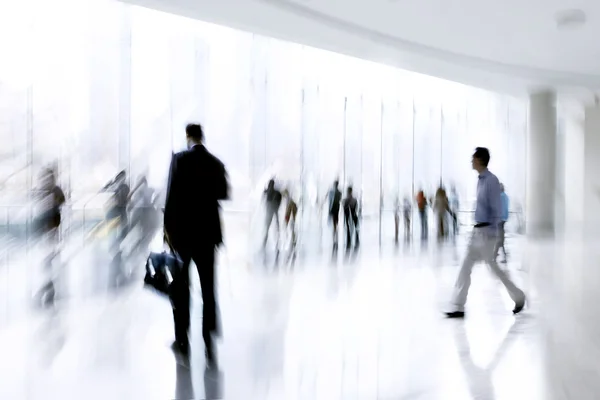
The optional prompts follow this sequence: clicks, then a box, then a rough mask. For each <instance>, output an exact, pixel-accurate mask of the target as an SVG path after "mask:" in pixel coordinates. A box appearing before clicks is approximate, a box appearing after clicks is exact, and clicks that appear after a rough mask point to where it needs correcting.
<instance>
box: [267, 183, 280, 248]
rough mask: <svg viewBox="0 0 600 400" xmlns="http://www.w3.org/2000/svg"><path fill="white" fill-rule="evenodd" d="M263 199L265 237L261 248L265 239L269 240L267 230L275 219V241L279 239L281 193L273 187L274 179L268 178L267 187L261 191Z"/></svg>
mask: <svg viewBox="0 0 600 400" xmlns="http://www.w3.org/2000/svg"><path fill="white" fill-rule="evenodd" d="M263 197H264V200H265V209H266V210H265V211H266V219H265V238H264V240H263V249H264V248H266V247H267V241H268V240H269V230H270V229H271V225H272V224H273V220H275V229H276V232H277V238H276V241H277V242H278V241H279V208H280V207H281V197H282V196H281V193H280V192H279V191H278V190H277V189H276V188H275V179H271V180H269V183H268V184H267V188H266V189H265V191H264V193H263Z"/></svg>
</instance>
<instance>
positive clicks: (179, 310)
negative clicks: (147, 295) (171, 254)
mask: <svg viewBox="0 0 600 400" xmlns="http://www.w3.org/2000/svg"><path fill="white" fill-rule="evenodd" d="M178 254H179V256H180V257H181V260H182V261H183V269H182V274H181V276H180V277H178V278H179V283H178V284H177V290H176V291H175V294H174V295H173V318H174V320H175V340H176V341H177V342H178V343H179V344H180V345H184V346H187V344H188V340H189V339H188V331H189V328H190V273H189V267H190V262H191V260H194V264H196V268H197V269H198V275H199V276H200V287H201V288H202V303H203V306H202V337H203V338H204V343H205V345H206V347H207V349H208V348H212V344H213V343H212V334H214V333H217V330H218V329H217V328H218V321H217V303H216V300H215V247H214V246H211V245H203V246H199V247H198V248H196V249H194V250H193V251H189V252H188V251H181V252H179V251H178Z"/></svg>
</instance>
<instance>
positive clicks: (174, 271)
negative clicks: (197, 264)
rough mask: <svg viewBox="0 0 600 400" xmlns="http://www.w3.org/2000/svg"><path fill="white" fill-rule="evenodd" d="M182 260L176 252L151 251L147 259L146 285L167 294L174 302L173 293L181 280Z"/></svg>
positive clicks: (163, 294) (157, 291) (159, 292)
mask: <svg viewBox="0 0 600 400" xmlns="http://www.w3.org/2000/svg"><path fill="white" fill-rule="evenodd" d="M181 270H182V262H181V260H180V259H179V257H177V256H176V255H174V254H171V253H168V252H166V251H164V252H162V253H150V255H149V256H148V259H147V260H146V275H145V276H144V286H145V287H146V288H148V289H150V290H152V291H154V292H156V293H158V294H160V295H162V296H166V297H168V298H169V300H170V301H171V304H173V294H174V291H175V290H176V287H177V284H178V283H179V282H180V276H181Z"/></svg>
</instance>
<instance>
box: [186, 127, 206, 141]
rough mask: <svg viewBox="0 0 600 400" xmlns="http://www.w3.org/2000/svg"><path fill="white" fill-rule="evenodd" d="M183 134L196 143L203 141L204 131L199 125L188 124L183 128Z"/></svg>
mask: <svg viewBox="0 0 600 400" xmlns="http://www.w3.org/2000/svg"><path fill="white" fill-rule="evenodd" d="M185 134H186V135H187V136H189V137H190V138H192V139H193V140H195V141H197V142H201V141H203V140H204V131H203V130H202V125H200V124H188V125H187V126H186V127H185Z"/></svg>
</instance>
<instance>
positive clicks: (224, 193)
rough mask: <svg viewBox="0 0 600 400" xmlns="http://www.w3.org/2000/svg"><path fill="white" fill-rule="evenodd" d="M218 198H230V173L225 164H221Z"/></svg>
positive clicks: (217, 188)
mask: <svg viewBox="0 0 600 400" xmlns="http://www.w3.org/2000/svg"><path fill="white" fill-rule="evenodd" d="M216 190H217V200H229V191H230V186H229V175H228V174H227V170H226V169H225V166H224V165H223V164H221V165H220V171H219V176H218V177H217V187H216Z"/></svg>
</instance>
